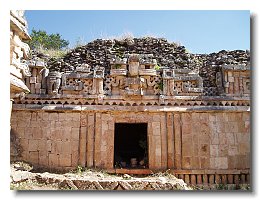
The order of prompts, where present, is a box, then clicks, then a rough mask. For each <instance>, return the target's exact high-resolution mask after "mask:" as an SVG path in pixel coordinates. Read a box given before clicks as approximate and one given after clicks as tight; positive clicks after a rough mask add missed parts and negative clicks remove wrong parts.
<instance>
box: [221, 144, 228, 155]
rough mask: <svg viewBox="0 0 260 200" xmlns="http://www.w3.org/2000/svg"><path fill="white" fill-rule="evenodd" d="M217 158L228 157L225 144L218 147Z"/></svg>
mask: <svg viewBox="0 0 260 200" xmlns="http://www.w3.org/2000/svg"><path fill="white" fill-rule="evenodd" d="M219 156H228V145H227V144H221V145H219Z"/></svg>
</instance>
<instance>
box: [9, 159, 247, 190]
mask: <svg viewBox="0 0 260 200" xmlns="http://www.w3.org/2000/svg"><path fill="white" fill-rule="evenodd" d="M10 166H11V175H10V189H11V190H142V191H143V190H171V191H174V190H184V191H186V190H188V191H190V190H246V191H249V190H250V185H248V184H244V185H235V184H228V185H223V184H220V185H217V184H214V185H201V186H192V185H187V184H186V183H185V182H184V181H183V180H182V179H177V178H176V177H175V176H173V175H172V174H169V173H167V172H165V173H155V174H151V175H149V176H142V177H140V176H133V175H129V174H121V175H115V174H108V173H106V172H105V171H102V170H93V169H83V168H81V167H78V168H77V169H75V170H72V171H70V172H68V173H62V174H61V173H49V172H34V171H35V170H34V169H33V167H32V166H31V165H29V164H27V163H25V162H13V163H11V165H10Z"/></svg>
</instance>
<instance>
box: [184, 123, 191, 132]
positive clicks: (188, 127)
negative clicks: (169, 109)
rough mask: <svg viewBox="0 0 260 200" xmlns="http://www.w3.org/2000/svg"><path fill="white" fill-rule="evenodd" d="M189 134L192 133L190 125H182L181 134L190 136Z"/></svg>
mask: <svg viewBox="0 0 260 200" xmlns="http://www.w3.org/2000/svg"><path fill="white" fill-rule="evenodd" d="M191 133H192V130H191V124H190V123H186V124H182V134H191Z"/></svg>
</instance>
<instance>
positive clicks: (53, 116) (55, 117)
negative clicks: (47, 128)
mask: <svg viewBox="0 0 260 200" xmlns="http://www.w3.org/2000/svg"><path fill="white" fill-rule="evenodd" d="M49 120H50V121H58V120H59V115H58V113H49Z"/></svg>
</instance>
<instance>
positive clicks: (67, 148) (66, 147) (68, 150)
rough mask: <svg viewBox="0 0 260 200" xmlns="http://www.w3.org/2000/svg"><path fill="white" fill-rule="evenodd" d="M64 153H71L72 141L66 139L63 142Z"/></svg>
mask: <svg viewBox="0 0 260 200" xmlns="http://www.w3.org/2000/svg"><path fill="white" fill-rule="evenodd" d="M61 149H62V154H71V143H70V142H68V141H66V142H62V147H61Z"/></svg>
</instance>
